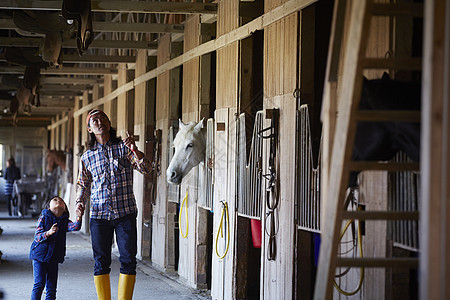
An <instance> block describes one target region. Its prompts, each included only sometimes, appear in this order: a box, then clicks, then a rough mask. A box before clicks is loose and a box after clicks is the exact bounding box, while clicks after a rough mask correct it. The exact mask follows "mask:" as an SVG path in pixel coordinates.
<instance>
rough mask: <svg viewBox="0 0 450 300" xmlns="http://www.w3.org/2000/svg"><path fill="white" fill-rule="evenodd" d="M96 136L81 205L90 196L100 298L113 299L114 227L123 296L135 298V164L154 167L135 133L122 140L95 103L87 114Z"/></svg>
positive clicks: (85, 161) (83, 176)
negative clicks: (142, 149)
mask: <svg viewBox="0 0 450 300" xmlns="http://www.w3.org/2000/svg"><path fill="white" fill-rule="evenodd" d="M86 122H87V126H88V131H89V135H90V141H89V143H88V145H89V149H88V150H87V151H86V152H85V153H83V155H82V156H81V162H80V173H79V176H78V182H77V186H78V192H77V200H76V201H77V207H84V204H85V203H86V201H87V200H90V206H91V208H90V231H91V240H92V249H93V253H94V259H95V266H94V282H95V287H96V290H97V296H98V299H111V291H110V281H109V273H110V271H111V268H110V265H111V247H112V239H113V233H114V231H115V232H116V241H117V246H118V248H119V254H120V257H119V261H120V264H121V267H120V276H119V288H118V299H131V298H132V295H133V289H134V283H135V280H136V253H137V231H136V216H137V207H136V200H135V198H134V195H133V169H136V170H138V171H139V172H141V173H143V174H148V173H150V172H151V164H150V161H149V160H148V159H147V158H146V157H145V155H144V153H142V152H141V151H139V150H138V148H137V146H136V144H135V142H134V139H133V137H131V136H129V134H128V132H127V138H125V139H124V140H121V139H120V137H117V136H116V130H115V129H114V128H111V122H110V121H109V118H108V116H107V115H106V114H105V113H104V112H103V111H101V110H98V109H94V110H92V111H90V112H89V113H88V116H87V118H86Z"/></svg>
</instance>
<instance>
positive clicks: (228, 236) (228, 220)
mask: <svg viewBox="0 0 450 300" xmlns="http://www.w3.org/2000/svg"><path fill="white" fill-rule="evenodd" d="M225 214H226V220H225V222H226V223H227V236H226V237H227V248H226V249H225V253H224V254H223V255H220V254H219V250H218V247H217V242H218V240H219V233H220V236H221V238H223V217H224V215H225ZM229 246H230V216H229V215H228V204H227V203H226V202H222V216H221V217H220V224H219V230H218V231H217V236H216V255H217V257H219V259H223V258H224V257H225V256H226V255H227V253H228V247H229Z"/></svg>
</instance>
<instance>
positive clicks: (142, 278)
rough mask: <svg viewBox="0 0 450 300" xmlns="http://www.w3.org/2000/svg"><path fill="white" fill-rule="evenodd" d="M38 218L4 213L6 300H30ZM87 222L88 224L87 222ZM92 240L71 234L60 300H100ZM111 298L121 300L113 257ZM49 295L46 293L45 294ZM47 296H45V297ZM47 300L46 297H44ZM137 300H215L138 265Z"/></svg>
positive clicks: (1, 244)
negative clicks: (32, 261) (94, 269)
mask: <svg viewBox="0 0 450 300" xmlns="http://www.w3.org/2000/svg"><path fill="white" fill-rule="evenodd" d="M36 221H37V218H30V217H28V218H12V217H9V216H8V215H7V212H4V211H3V212H1V211H0V227H1V228H2V229H3V230H4V231H3V234H2V235H0V251H1V252H3V257H2V261H1V262H0V291H1V292H3V293H4V298H3V299H6V300H24V299H30V295H31V290H32V287H33V270H32V265H31V260H29V259H28V253H29V249H30V245H31V242H32V240H33V236H34V231H35V227H36ZM83 221H85V220H83ZM93 266H94V261H93V258H92V249H91V243H90V237H89V236H87V235H83V234H82V233H80V232H69V233H67V252H66V258H65V262H64V263H63V264H60V265H59V277H58V289H57V293H56V297H57V299H63V300H64V299H83V300H92V299H97V295H96V292H95V286H94V280H93ZM111 269H112V271H111V297H112V299H117V284H118V279H119V269H120V264H119V261H118V257H117V256H116V255H114V254H113V263H112V266H111ZM44 294H45V291H44ZM44 294H43V295H44ZM42 298H44V296H43V297H42ZM133 299H134V300H149V299H158V300H169V299H177V300H191V299H203V300H206V299H211V298H210V297H209V296H208V295H207V293H206V292H202V291H198V290H194V289H191V288H189V287H187V286H185V285H183V284H181V283H179V282H178V281H176V280H174V279H172V278H169V277H167V276H166V275H163V274H161V273H160V272H158V271H156V270H155V269H154V268H152V267H150V266H149V265H148V264H146V263H144V262H142V261H138V268H137V275H136V285H135V289H134V294H133Z"/></svg>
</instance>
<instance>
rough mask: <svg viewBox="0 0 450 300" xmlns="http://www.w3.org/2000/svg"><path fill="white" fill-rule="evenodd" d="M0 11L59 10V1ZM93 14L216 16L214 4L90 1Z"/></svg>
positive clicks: (6, 5)
mask: <svg viewBox="0 0 450 300" xmlns="http://www.w3.org/2000/svg"><path fill="white" fill-rule="evenodd" d="M0 9H22V10H24V9H26V10H46V11H49V10H61V1H40V0H34V1H33V0H32V1H19V0H2V2H1V4H0ZM91 10H92V11H93V12H129V13H152V14H154V13H161V14H167V13H171V14H216V13H217V4H215V3H182V2H153V1H152V2H150V1H133V2H132V1H109V0H92V2H91Z"/></svg>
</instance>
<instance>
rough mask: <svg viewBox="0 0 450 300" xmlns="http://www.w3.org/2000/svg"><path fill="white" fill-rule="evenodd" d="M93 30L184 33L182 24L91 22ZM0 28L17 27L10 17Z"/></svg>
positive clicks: (1, 20) (2, 21) (0, 21)
mask: <svg viewBox="0 0 450 300" xmlns="http://www.w3.org/2000/svg"><path fill="white" fill-rule="evenodd" d="M92 27H93V28H94V30H95V32H132V33H136V32H140V33H184V25H182V24H174V25H172V24H157V23H127V22H93V23H92ZM0 29H11V30H14V29H17V26H16V25H15V24H14V22H13V20H12V19H0Z"/></svg>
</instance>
